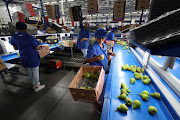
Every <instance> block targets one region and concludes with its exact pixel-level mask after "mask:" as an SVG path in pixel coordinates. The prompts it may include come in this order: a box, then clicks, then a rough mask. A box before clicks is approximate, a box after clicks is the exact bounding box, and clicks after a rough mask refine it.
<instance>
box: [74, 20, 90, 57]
mask: <svg viewBox="0 0 180 120" xmlns="http://www.w3.org/2000/svg"><path fill="white" fill-rule="evenodd" d="M84 19H85V18H83V19H82V20H81V21H80V22H79V24H80V29H81V30H80V32H79V36H78V40H77V47H78V49H80V50H81V51H82V53H83V56H84V58H86V56H87V50H88V47H89V40H90V37H91V33H90V31H89V23H85V24H84V26H83V24H82V21H83V20H84Z"/></svg>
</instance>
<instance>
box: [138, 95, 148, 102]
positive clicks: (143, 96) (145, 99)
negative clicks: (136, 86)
mask: <svg viewBox="0 0 180 120" xmlns="http://www.w3.org/2000/svg"><path fill="white" fill-rule="evenodd" d="M138 95H140V96H141V98H142V100H144V101H147V100H149V95H147V94H138Z"/></svg>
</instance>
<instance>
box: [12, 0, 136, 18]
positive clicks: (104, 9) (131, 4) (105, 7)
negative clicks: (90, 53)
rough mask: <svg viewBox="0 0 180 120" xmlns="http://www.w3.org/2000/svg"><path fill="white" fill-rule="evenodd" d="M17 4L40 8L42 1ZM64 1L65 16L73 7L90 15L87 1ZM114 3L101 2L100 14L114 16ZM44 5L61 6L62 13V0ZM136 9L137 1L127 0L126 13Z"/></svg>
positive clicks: (46, 1) (48, 1)
mask: <svg viewBox="0 0 180 120" xmlns="http://www.w3.org/2000/svg"><path fill="white" fill-rule="evenodd" d="M14 1H16V2H24V1H25V2H30V3H32V4H33V6H36V7H39V8H41V7H40V0H14ZM62 1H63V7H64V15H65V16H67V17H68V16H69V11H68V10H69V9H68V8H69V7H72V6H79V5H80V6H81V7H82V12H83V15H88V11H87V7H88V5H87V0H62ZM114 1H117V0H99V5H100V7H99V8H100V13H99V15H101V14H112V13H113V7H114ZM43 2H44V4H59V5H60V11H61V0H43ZM134 8H135V0H126V9H125V12H126V13H128V12H134V11H135V10H134Z"/></svg>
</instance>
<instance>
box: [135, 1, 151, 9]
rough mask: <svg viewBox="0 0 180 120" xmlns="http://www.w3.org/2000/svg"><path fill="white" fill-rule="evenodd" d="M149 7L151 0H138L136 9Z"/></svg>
mask: <svg viewBox="0 0 180 120" xmlns="http://www.w3.org/2000/svg"><path fill="white" fill-rule="evenodd" d="M148 8H149V0H136V6H135V10H143V9H148Z"/></svg>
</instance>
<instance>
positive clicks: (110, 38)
mask: <svg viewBox="0 0 180 120" xmlns="http://www.w3.org/2000/svg"><path fill="white" fill-rule="evenodd" d="M117 31H118V28H117V27H113V28H112V30H111V31H110V32H109V33H108V35H107V38H106V40H111V41H114V42H117V41H116V40H114V37H115V33H117Z"/></svg>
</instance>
